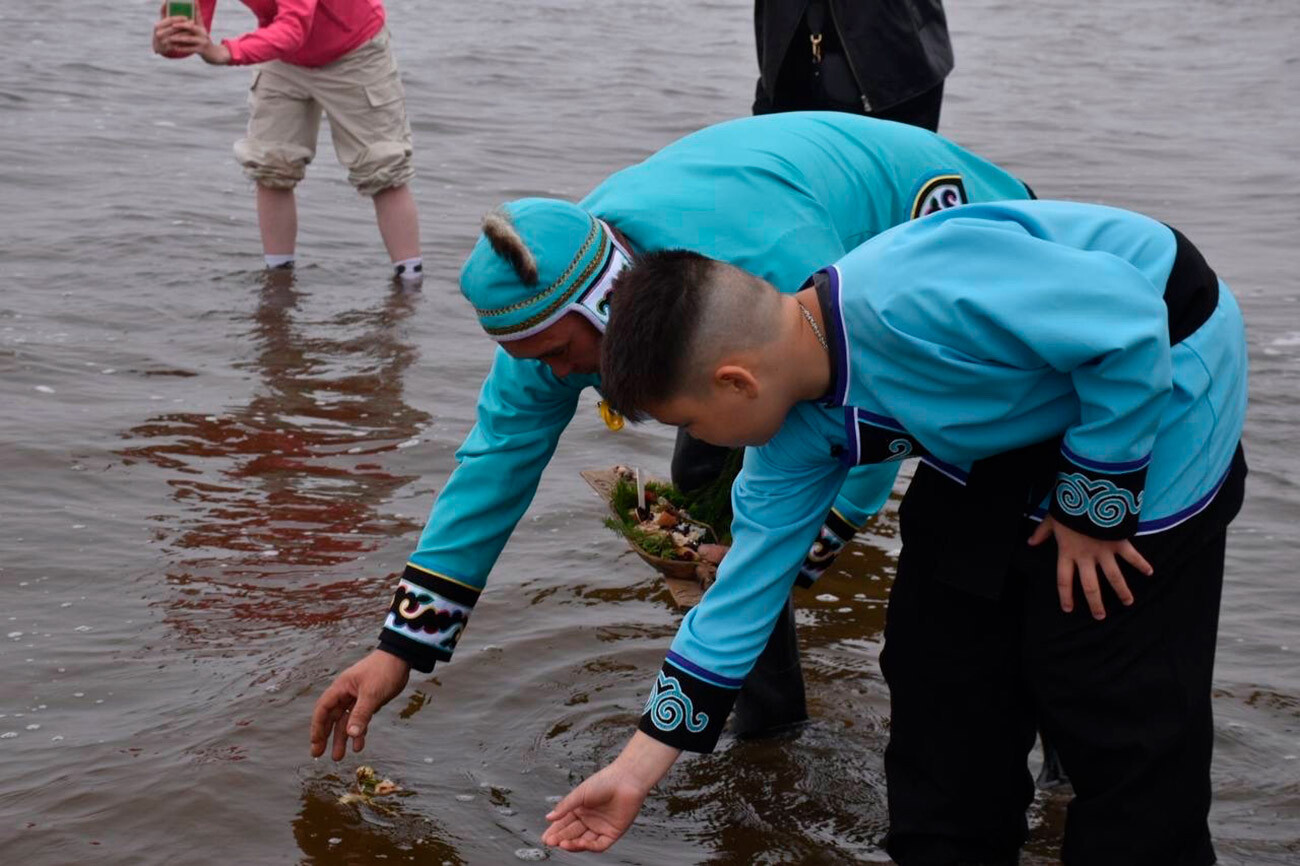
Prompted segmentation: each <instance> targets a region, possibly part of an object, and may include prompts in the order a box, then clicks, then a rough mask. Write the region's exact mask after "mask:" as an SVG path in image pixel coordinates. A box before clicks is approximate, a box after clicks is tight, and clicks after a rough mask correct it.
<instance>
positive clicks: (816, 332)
mask: <svg viewBox="0 0 1300 866" xmlns="http://www.w3.org/2000/svg"><path fill="white" fill-rule="evenodd" d="M795 303H796V304H798V305H799V312H801V313H803V317H804V319H805V320H807V322H808V327H810V328H812V332H813V336H815V337H816V338H817V342H819V343H821V344H822V348H823V349H825V350H826V351H827V352H830V350H831V347H830V344H829V343H827V342H826V335H825V334H823V333H822V326H821V325H819V324H817V320H816V319H814V318H813V314H812V313H810V312H808V308H807V307H805V306H804V305H803V302H802V301H799V300H796V301H795Z"/></svg>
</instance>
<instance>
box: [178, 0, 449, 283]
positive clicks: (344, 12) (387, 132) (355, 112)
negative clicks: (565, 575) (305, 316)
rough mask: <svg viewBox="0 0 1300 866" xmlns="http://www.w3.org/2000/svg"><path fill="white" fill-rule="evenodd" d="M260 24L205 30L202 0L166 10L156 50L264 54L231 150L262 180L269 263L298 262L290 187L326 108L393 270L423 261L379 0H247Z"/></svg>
mask: <svg viewBox="0 0 1300 866" xmlns="http://www.w3.org/2000/svg"><path fill="white" fill-rule="evenodd" d="M242 2H243V4H244V5H245V6H247V7H248V8H249V9H251V10H253V13H254V14H255V15H257V22H258V27H257V29H256V30H254V31H252V32H251V33H245V34H244V35H242V36H238V37H236V38H234V39H223V40H222V41H220V42H214V41H212V38H211V37H210V36H209V35H208V31H209V28H211V26H212V16H213V14H214V12H215V11H216V4H217V0H198V7H199V12H200V17H201V18H202V20H201V21H200V20H194V19H191V18H187V17H183V16H174V15H173V16H168V15H167V6H166V4H164V6H163V13H162V14H163V17H162V18H161V19H160V20H159V21H158V23H157V24H155V25H154V30H153V50H154V51H155V52H156V53H158V54H161V55H162V56H164V57H168V58H173V59H178V58H183V57H189V56H191V55H194V54H197V55H198V56H199V57H201V58H203V60H204V61H206V62H207V63H210V64H213V65H214V66H227V65H230V66H246V65H253V64H259V66H258V68H257V71H256V72H255V73H254V75H253V84H252V87H251V89H250V92H249V108H250V116H249V120H248V134H247V136H246V137H244V138H242V139H240V140H239V141H237V142H236V143H235V158H236V159H237V160H238V161H239V163H240V165H242V166H243V167H244V173H245V174H246V175H247V176H248V178H249V179H250V180H252V181H253V182H255V183H256V184H257V221H258V225H259V227H260V228H261V233H262V251H263V253H264V254H265V256H266V265H267V267H268V268H291V267H292V266H293V262H294V246H295V242H296V239H297V234H298V210H297V203H296V201H295V199H294V192H293V190H294V187H295V186H297V184H298V181H300V180H302V178H303V174H304V172H305V170H306V167H307V164H308V163H309V162H311V161H312V158H313V157H314V156H315V155H316V138H317V135H318V133H319V132H320V118H321V114H322V113H324V115H325V116H326V117H327V118H329V125H330V134H331V135H332V137H333V140H334V149H335V151H336V152H337V153H338V157H339V161H340V162H342V163H343V165H344V166H345V167H346V168H347V169H348V180H349V182H350V183H351V184H352V185H353V186H354V187H355V188H356V189H357V191H358V192H360V193H361V194H362V195H367V196H370V197H371V198H372V199H374V202H375V217H376V220H377V221H378V223H379V233H380V235H381V236H382V237H383V239H384V246H386V247H387V248H388V254H389V256H390V257H391V258H392V261H393V270H394V274H395V275H396V276H397V277H399V278H401V279H402V280H403V281H404V282H418V281H419V280H420V279H421V278H422V276H423V272H424V268H423V262H422V260H421V257H420V226H419V217H418V215H417V213H416V208H415V198H414V196H412V195H411V189H410V186H409V183H410V180H411V178H412V177H413V176H414V175H415V170H414V168H413V166H412V164H411V152H412V150H411V125H410V123H409V121H408V120H407V117H406V100H405V95H404V93H403V91H402V82H401V79H400V78H399V77H398V72H397V62H396V60H395V59H394V57H393V52H392V48H391V46H390V45H389V36H388V28H387V27H386V26H385V14H384V6H383V2H382V0H242Z"/></svg>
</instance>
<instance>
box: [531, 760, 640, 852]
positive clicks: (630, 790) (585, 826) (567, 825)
mask: <svg viewBox="0 0 1300 866" xmlns="http://www.w3.org/2000/svg"><path fill="white" fill-rule="evenodd" d="M648 793H649V789H648V788H646V787H645V786H644V784H643V783H641V782H640V781H639V780H637V779H636V778H634V777H633V776H632V775H631V774H629V773H626V772H623V771H622V769H621V768H620V767H619V765H618V764H617V763H614V764H611V765H609V766H608V767H606V768H605V769H603V770H601V771H600V772H599V773H596V774H595V775H594V776H592V777H591V778H589V779H587V780H586V781H585V782H583V783H582V784H581V785H579V786H578V787H576V788H574V789H573V790H572V791H571V792H569V796H567V797H565V798H564V799H563V800H561V801H560V802H559V803H558V804H557V805H556V807H555V808H554V809H552V810H551V812H550V814H548V815H547V816H546V819H547V820H548V821H550V822H551V826H550V827H547V828H546V832H545V833H543V834H542V842H543V844H546V845H556V846H558V847H560V848H563V849H564V850H565V851H604V850H605V849H606V848H608V847H609V846H610V845H613V844H614V843H615V842H616V841H618V838H619V837H620V836H622V835H623V833H624V831H626V830H627V828H628V827H631V826H632V822H633V821H634V820H636V816H637V813H638V812H640V811H641V804H642V803H644V802H645V798H646V794H648Z"/></svg>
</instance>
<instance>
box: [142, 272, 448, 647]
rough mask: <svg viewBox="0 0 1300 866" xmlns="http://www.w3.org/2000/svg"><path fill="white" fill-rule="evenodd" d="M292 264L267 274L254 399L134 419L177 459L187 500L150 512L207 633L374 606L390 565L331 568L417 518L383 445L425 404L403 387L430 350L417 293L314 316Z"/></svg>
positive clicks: (301, 622) (308, 621)
mask: <svg viewBox="0 0 1300 866" xmlns="http://www.w3.org/2000/svg"><path fill="white" fill-rule="evenodd" d="M303 298H304V295H303V294H302V293H301V292H299V291H298V290H297V289H296V288H295V287H294V278H293V275H292V274H291V273H283V272H281V273H273V274H270V275H268V276H267V277H266V278H265V282H264V284H263V286H262V289H261V294H260V299H259V303H258V306H257V308H256V311H255V312H254V313H253V315H252V316H251V320H252V329H251V332H250V334H251V337H252V339H253V342H254V344H255V346H256V349H257V351H256V354H255V355H254V357H253V359H252V360H251V361H249V362H247V363H245V364H240V365H238V366H240V367H242V368H245V369H248V370H251V371H253V372H255V373H256V374H257V376H258V377H259V379H260V383H259V387H257V388H256V389H255V391H254V394H253V396H252V398H251V399H250V400H249V402H248V405H247V406H244V407H239V408H235V409H233V410H230V411H227V412H224V413H222V414H220V415H202V414H197V413H173V414H164V415H159V416H156V417H154V418H151V419H149V420H148V421H146V422H144V423H142V424H140V425H138V426H136V427H133V428H132V429H131V430H129V431H128V432H127V433H126V434H124V438H127V439H131V440H143V441H142V442H141V443H140V444H134V445H131V446H130V447H128V448H125V449H123V450H122V451H121V453H122V455H123V456H124V457H125V458H126V460H127V462H128V463H130V462H133V461H135V460H145V461H148V462H149V463H152V464H154V465H155V466H157V467H159V468H161V469H163V470H166V471H167V473H168V475H169V477H168V478H167V484H168V486H169V487H170V488H171V490H172V496H173V499H174V500H175V501H176V503H178V504H179V506H180V507H179V508H168V509H167V510H166V511H164V512H163V513H161V514H159V515H156V516H155V517H154V518H153V520H155V521H157V523H158V524H159V527H158V529H157V530H156V533H155V537H156V538H157V539H158V540H161V541H163V542H165V544H166V545H167V548H168V550H169V551H171V552H174V554H175V557H174V562H173V564H172V565H171V566H170V567H169V568H168V570H167V573H166V576H167V581H168V584H169V585H170V586H171V587H172V588H173V590H174V594H173V596H172V598H170V599H169V600H168V601H167V602H166V605H167V608H168V621H169V623H170V624H172V625H173V626H174V627H175V628H176V629H177V630H178V631H179V632H180V633H182V634H184V635H186V636H187V637H188V638H189V639H190V640H192V641H194V642H196V643H201V644H202V645H203V646H204V647H207V648H220V649H225V648H234V647H235V645H236V644H237V645H238V646H240V647H243V648H245V649H246V648H247V647H248V646H249V643H248V639H249V638H250V637H256V636H257V635H258V634H259V633H261V632H262V631H263V630H269V629H275V628H278V627H283V628H294V629H297V628H301V627H303V626H310V625H313V624H319V623H322V622H331V621H336V620H338V619H341V618H342V617H343V616H344V614H345V613H346V612H347V611H348V610H349V609H353V610H355V609H357V606H358V605H364V606H373V605H374V603H375V600H376V597H377V596H381V595H383V594H385V593H386V592H387V591H388V588H389V587H388V584H389V583H390V581H387V580H373V579H371V580H363V579H361V578H360V575H359V574H358V573H357V572H353V574H356V575H357V576H355V577H352V578H351V579H345V580H335V579H328V580H322V575H321V573H322V571H323V570H325V569H328V568H329V567H331V566H337V565H344V564H347V563H351V562H355V561H357V560H360V559H364V556H365V554H366V553H368V552H370V551H373V550H375V549H376V548H377V547H378V546H379V544H380V542H381V540H382V539H385V538H391V537H394V536H398V535H402V534H404V533H408V532H410V531H412V530H417V529H418V528H419V524H418V523H416V522H414V521H412V520H410V519H407V518H402V517H399V516H397V515H390V514H384V513H383V512H382V511H381V509H382V508H383V506H384V505H385V503H387V502H389V501H390V500H391V498H392V496H393V494H394V493H395V492H396V491H397V490H398V489H399V488H401V487H402V486H403V485H405V484H407V483H409V482H410V481H412V480H414V478H415V476H410V475H394V474H391V473H389V472H385V471H384V469H383V466H382V463H381V462H379V460H378V459H377V455H381V454H383V453H384V452H389V451H392V450H394V449H397V448H401V447H403V446H404V444H406V443H408V442H411V440H412V438H413V437H415V436H416V435H417V434H418V432H419V429H420V427H421V425H422V424H423V423H424V422H426V421H427V419H428V417H429V416H428V415H427V414H426V413H424V412H420V411H417V410H415V409H413V408H412V407H410V406H408V405H407V404H406V403H405V402H404V401H403V393H402V392H403V383H402V375H403V373H404V371H405V370H406V368H407V367H409V366H410V365H411V363H412V362H413V361H414V360H415V358H416V357H417V352H416V350H415V349H414V348H413V347H411V346H409V345H407V344H405V343H403V342H402V340H401V325H402V323H403V321H404V320H405V319H406V318H407V317H408V316H409V315H410V314H411V313H412V311H413V309H414V306H413V305H414V303H415V301H416V300H417V299H418V298H419V295H418V294H412V293H405V292H402V291H400V290H394V291H393V292H392V293H391V294H390V295H389V296H388V297H387V298H386V300H385V301H384V302H383V303H382V304H381V305H379V306H377V307H375V308H373V309H368V310H348V311H345V312H341V313H339V314H337V315H334V316H332V317H330V318H327V319H324V320H320V321H313V320H310V319H308V318H306V317H305V316H302V315H301V313H300V311H299V304H300V302H301V301H302V300H303ZM213 618H219V619H220V620H221V621H222V623H223V627H222V628H220V629H216V628H213V622H212V620H213Z"/></svg>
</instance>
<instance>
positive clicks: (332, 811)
mask: <svg viewBox="0 0 1300 866" xmlns="http://www.w3.org/2000/svg"><path fill="white" fill-rule="evenodd" d="M348 785H349V782H348V780H346V779H344V778H343V777H341V776H334V775H329V776H325V777H324V778H321V779H318V780H311V781H307V782H305V783H304V784H303V791H302V809H301V811H300V812H299V813H298V817H297V818H295V819H294V821H293V835H294V839H296V840H297V842H298V847H299V848H301V849H302V854H303V857H302V860H301V861H300V862H301V863H303V864H313V863H328V864H330V866H343V864H365V866H371V864H374V863H376V862H381V861H383V862H395V863H442V864H454V866H461V864H463V863H464V862H465V861H464V860H463V859H461V857H460V855H459V854H457V853H456V844H455V842H453V841H445V840H446V839H447V838H448V837H447V834H446V832H445V831H443V830H442V829H441V828H440V827H439V826H438V825H436V824H434V823H433V821H432V820H431V819H429V818H427V817H423V816H421V815H418V814H416V813H415V812H414V811H412V810H407V809H404V808H403V806H402V802H401V799H400V798H388V802H386V803H385V811H382V812H381V811H376V810H374V809H372V808H371V807H369V806H367V805H364V804H344V803H340V802H339V797H340V796H341V795H342V794H343V793H345V792H346V791H347V790H348Z"/></svg>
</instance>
